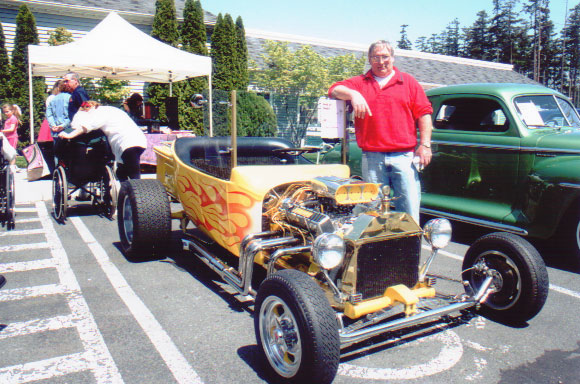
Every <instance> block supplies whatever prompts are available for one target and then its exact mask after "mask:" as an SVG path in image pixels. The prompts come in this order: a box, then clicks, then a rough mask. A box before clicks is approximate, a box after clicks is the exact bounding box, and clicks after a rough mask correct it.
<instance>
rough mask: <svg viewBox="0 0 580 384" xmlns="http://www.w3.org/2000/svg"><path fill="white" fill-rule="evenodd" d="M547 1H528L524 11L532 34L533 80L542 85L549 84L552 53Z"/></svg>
mask: <svg viewBox="0 0 580 384" xmlns="http://www.w3.org/2000/svg"><path fill="white" fill-rule="evenodd" d="M549 4H550V1H549V0H528V3H527V4H526V5H525V6H524V10H525V11H526V12H527V13H528V14H529V15H530V18H531V20H532V32H533V41H532V48H533V71H532V76H533V79H534V80H536V81H538V82H540V83H542V84H548V83H549V78H548V76H549V73H548V70H549V68H548V66H549V64H550V60H551V53H552V48H553V47H552V42H551V39H552V37H553V36H552V33H553V32H552V31H553V23H552V22H551V21H550V19H549V15H550V9H549V8H548V6H549Z"/></svg>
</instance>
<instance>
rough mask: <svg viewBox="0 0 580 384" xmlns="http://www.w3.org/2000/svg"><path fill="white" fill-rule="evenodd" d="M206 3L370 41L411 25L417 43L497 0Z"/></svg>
mask: <svg viewBox="0 0 580 384" xmlns="http://www.w3.org/2000/svg"><path fill="white" fill-rule="evenodd" d="M522 2H526V0H520V3H522ZM566 2H567V3H568V7H567V8H568V9H570V8H573V7H574V6H575V5H577V4H578V2H580V0H568V1H566V0H551V1H550V8H551V13H550V16H551V19H552V21H553V22H554V24H555V26H556V28H557V30H560V28H562V26H563V25H564V15H565V12H566ZM201 5H202V7H203V8H204V9H205V10H207V11H209V12H211V13H214V14H215V15H217V14H218V13H222V14H225V13H229V14H230V15H232V17H233V18H234V20H235V19H236V18H237V17H238V16H241V17H242V19H243V21H244V26H245V27H246V28H248V29H257V30H262V31H271V32H278V33H287V34H294V35H302V36H309V37H316V38H321V39H328V40H338V41H344V42H351V43H359V44H364V45H368V44H370V43H371V42H373V41H375V40H377V39H385V38H386V39H388V40H391V41H393V42H396V41H397V40H398V39H399V37H400V30H401V28H400V26H401V25H402V24H408V25H409V27H407V34H408V36H409V39H410V40H411V42H412V43H413V44H415V40H416V39H417V38H418V37H419V36H426V37H429V36H430V35H431V34H433V33H440V32H441V31H443V30H444V29H445V27H446V26H447V25H448V24H449V23H450V22H451V21H452V20H453V19H454V18H455V17H457V18H458V19H459V22H460V27H467V26H470V25H472V24H473V22H474V21H475V19H476V15H477V12H479V11H480V10H482V9H485V10H486V11H487V13H488V14H490V15H491V9H492V0H406V1H400V0H398V1H389V0H359V1H356V0H348V1H346V0H334V1H319V0H285V1H280V0H201ZM519 9H520V8H519V6H518V10H519ZM522 17H527V16H526V15H524V14H522Z"/></svg>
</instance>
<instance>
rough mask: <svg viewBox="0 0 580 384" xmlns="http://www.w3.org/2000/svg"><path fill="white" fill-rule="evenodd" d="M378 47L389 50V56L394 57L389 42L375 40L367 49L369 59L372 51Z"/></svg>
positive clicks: (393, 50)
mask: <svg viewBox="0 0 580 384" xmlns="http://www.w3.org/2000/svg"><path fill="white" fill-rule="evenodd" d="M378 45H384V46H386V47H387V49H388V50H389V52H391V56H395V48H393V46H392V45H391V43H390V42H388V41H387V40H377V41H375V42H374V43H372V44H371V46H370V47H369V52H368V57H369V59H370V58H371V55H372V54H373V50H374V49H375V47H377V46H378Z"/></svg>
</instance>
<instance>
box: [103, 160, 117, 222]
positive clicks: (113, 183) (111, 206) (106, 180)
mask: <svg viewBox="0 0 580 384" xmlns="http://www.w3.org/2000/svg"><path fill="white" fill-rule="evenodd" d="M100 189H101V190H100V196H101V199H102V204H103V212H104V214H105V216H107V217H108V218H109V219H112V218H113V216H114V215H115V212H117V199H118V194H119V190H118V188H117V179H116V178H115V176H114V173H113V170H112V169H111V167H110V166H108V165H107V166H105V169H104V171H103V178H102V180H101V185H100Z"/></svg>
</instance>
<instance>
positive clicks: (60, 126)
mask: <svg viewBox="0 0 580 384" xmlns="http://www.w3.org/2000/svg"><path fill="white" fill-rule="evenodd" d="M50 129H51V130H52V131H53V132H60V131H62V130H63V129H64V127H63V126H62V125H57V126H54V127H50Z"/></svg>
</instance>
